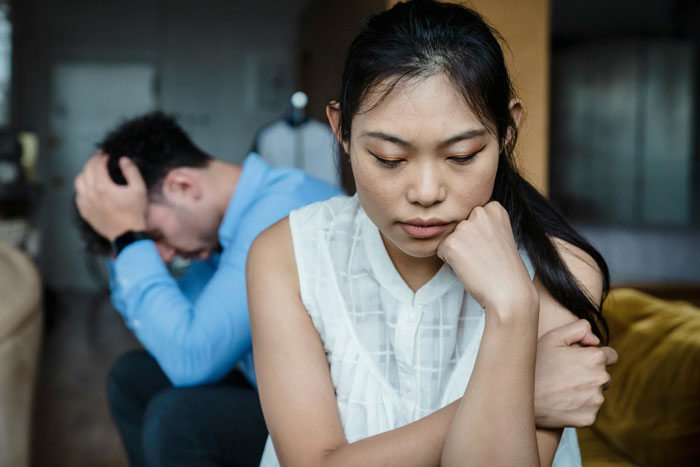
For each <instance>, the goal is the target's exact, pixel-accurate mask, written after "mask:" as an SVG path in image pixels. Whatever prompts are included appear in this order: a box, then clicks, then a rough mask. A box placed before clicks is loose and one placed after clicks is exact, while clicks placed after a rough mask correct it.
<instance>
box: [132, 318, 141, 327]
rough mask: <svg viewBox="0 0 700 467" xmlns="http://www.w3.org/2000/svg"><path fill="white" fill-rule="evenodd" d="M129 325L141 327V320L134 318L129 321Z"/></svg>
mask: <svg viewBox="0 0 700 467" xmlns="http://www.w3.org/2000/svg"><path fill="white" fill-rule="evenodd" d="M131 325H132V326H133V327H135V328H138V327H141V321H139V320H137V319H135V320H133V321H132V322H131Z"/></svg>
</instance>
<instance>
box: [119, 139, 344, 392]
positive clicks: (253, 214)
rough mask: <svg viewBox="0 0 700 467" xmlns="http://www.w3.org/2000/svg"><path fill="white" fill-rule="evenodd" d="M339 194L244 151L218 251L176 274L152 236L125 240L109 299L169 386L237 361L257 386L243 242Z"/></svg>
mask: <svg viewBox="0 0 700 467" xmlns="http://www.w3.org/2000/svg"><path fill="white" fill-rule="evenodd" d="M338 193H339V191H338V189H337V188H334V187H332V186H330V185H328V184H327V183H325V182H322V181H320V180H317V179H314V178H311V177H309V176H308V175H306V174H305V173H304V172H302V171H300V170H297V169H287V168H271V167H270V166H269V165H268V164H267V163H266V162H265V161H263V160H262V159H261V158H260V157H259V156H258V155H257V154H255V153H251V154H249V155H248V157H247V158H246V160H245V161H244V163H243V170H242V172H241V176H240V178H239V181H238V185H237V186H236V190H235V192H234V194H233V197H232V198H231V201H230V203H229V205H228V208H227V210H226V214H225V215H224V218H223V220H222V222H221V226H220V227H219V243H220V244H221V246H222V251H221V253H220V254H218V255H214V256H213V257H212V258H210V259H209V260H207V261H195V263H194V264H193V265H192V266H191V267H190V268H189V269H188V271H187V272H186V273H185V274H184V275H183V276H182V277H181V278H180V279H179V280H177V281H176V280H175V279H174V278H173V277H172V276H171V275H170V273H169V272H168V269H167V267H166V265H165V263H163V261H162V259H161V258H160V255H159V254H158V250H157V249H156V245H155V243H154V242H153V241H151V240H140V241H137V242H134V243H132V244H130V245H128V246H127V247H126V248H124V250H122V252H121V253H120V254H119V256H118V257H117V258H116V260H114V261H112V262H110V279H111V280H110V287H111V293H112V303H113V304H114V306H115V307H116V308H117V310H119V312H120V313H121V314H122V316H123V317H124V320H125V321H126V324H127V326H128V327H129V328H130V329H131V330H132V331H133V332H134V334H135V335H136V337H137V338H138V339H139V341H141V343H142V344H143V346H144V347H145V348H146V350H148V352H150V354H151V355H153V357H154V358H155V359H156V360H157V361H158V364H159V365H160V367H161V368H162V369H163V371H164V372H165V374H166V375H167V376H168V378H169V379H170V381H171V382H172V383H173V385H175V386H192V385H199V384H206V383H211V382H215V381H217V380H219V379H220V378H222V377H223V376H224V375H226V374H227V373H228V372H229V371H231V369H232V368H233V367H234V366H235V365H236V364H238V365H239V366H240V367H241V370H242V371H243V373H244V374H245V376H246V377H247V378H248V380H249V381H250V382H251V383H252V384H253V385H256V382H255V372H254V368H253V354H252V343H251V337H250V321H249V318H248V304H247V299H246V285H245V263H246V258H247V256H248V249H249V248H250V245H251V243H252V242H253V240H254V239H255V237H256V236H257V235H258V234H259V233H260V232H262V231H263V230H265V229H266V228H267V227H268V226H270V225H272V224H274V223H275V222H277V221H278V220H280V219H282V218H283V217H285V216H287V215H288V214H289V212H290V211H292V210H294V209H297V208H299V207H301V206H304V205H307V204H310V203H313V202H316V201H321V200H325V199H328V198H330V197H332V196H335V195H337V194H338Z"/></svg>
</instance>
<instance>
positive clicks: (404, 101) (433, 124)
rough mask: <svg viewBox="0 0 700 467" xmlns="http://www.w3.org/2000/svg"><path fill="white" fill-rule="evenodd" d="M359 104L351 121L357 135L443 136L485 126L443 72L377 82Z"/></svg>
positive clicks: (418, 137) (446, 137)
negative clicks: (383, 82)
mask: <svg viewBox="0 0 700 467" xmlns="http://www.w3.org/2000/svg"><path fill="white" fill-rule="evenodd" d="M362 107H363V111H361V112H358V113H357V114H356V115H355V116H354V118H353V122H352V126H353V133H354V134H356V135H357V134H360V133H368V132H369V133H371V132H375V133H384V134H388V135H395V136H398V137H401V136H403V137H408V136H410V137H411V138H412V139H421V138H426V137H429V138H431V139H433V138H437V139H440V140H444V139H448V138H450V137H452V136H454V135H457V134H460V133H463V132H465V131H477V130H483V129H484V125H483V123H482V122H481V121H480V120H479V118H478V117H477V116H476V114H475V113H474V112H473V111H472V109H471V107H470V106H469V104H468V103H467V101H466V99H465V98H464V95H463V94H462V93H461V92H460V90H459V89H457V87H456V86H455V85H454V84H453V83H452V82H451V81H450V80H449V78H447V77H446V76H445V75H444V74H442V73H440V74H436V75H431V76H428V77H423V78H413V79H407V80H403V81H399V82H398V83H396V85H395V86H393V87H391V88H388V85H387V84H386V82H385V84H384V85H381V84H380V85H378V86H376V87H375V88H374V89H373V90H372V92H370V93H368V94H367V96H366V98H365V102H363V106H362ZM402 139H403V138H402Z"/></svg>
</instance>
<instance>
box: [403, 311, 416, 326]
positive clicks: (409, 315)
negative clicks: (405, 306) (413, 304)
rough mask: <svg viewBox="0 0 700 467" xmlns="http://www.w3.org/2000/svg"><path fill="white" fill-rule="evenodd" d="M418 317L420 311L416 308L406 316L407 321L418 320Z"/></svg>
mask: <svg viewBox="0 0 700 467" xmlns="http://www.w3.org/2000/svg"><path fill="white" fill-rule="evenodd" d="M417 317H418V313H416V312H415V311H414V310H411V311H410V312H409V313H408V316H406V321H408V322H409V323H412V322H414V321H415V320H416V318H417Z"/></svg>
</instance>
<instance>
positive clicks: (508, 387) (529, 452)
mask: <svg viewBox="0 0 700 467" xmlns="http://www.w3.org/2000/svg"><path fill="white" fill-rule="evenodd" d="M463 224H464V225H462V224H460V226H461V229H460V227H458V229H457V230H456V231H455V234H453V235H452V236H451V237H452V238H449V239H448V240H449V241H448V240H446V241H445V242H443V245H441V250H440V254H441V256H442V257H443V258H445V259H446V260H447V261H448V262H450V264H451V265H452V266H453V268H454V269H455V272H456V273H457V275H458V276H460V279H462V282H463V284H464V285H465V288H466V289H467V290H468V291H469V292H470V293H472V295H474V296H475V298H476V299H477V300H478V301H479V302H480V303H481V304H482V306H484V308H485V309H486V324H485V329H484V335H483V338H482V343H481V346H480V349H479V354H478V356H477V361H476V364H475V367H474V371H473V372H472V376H471V378H470V380H469V384H468V386H467V389H466V391H465V395H464V397H463V399H462V402H461V404H460V406H459V409H458V410H457V414H456V415H455V418H454V420H453V423H452V427H451V429H450V432H449V434H448V437H447V440H446V442H445V447H444V451H443V465H464V462H465V460H466V459H469V464H470V465H474V464H476V465H480V464H485V465H506V464H507V465H514V464H517V465H551V463H552V460H553V458H554V454H555V452H556V448H557V446H558V442H559V439H560V436H561V429H556V430H537V432H535V429H534V428H535V424H536V418H535V414H534V410H533V406H534V400H533V399H534V394H533V387H534V377H535V375H536V373H537V372H540V371H545V372H546V371H551V368H546V367H545V368H537V372H536V370H535V357H536V351H537V338H538V337H542V338H543V339H548V336H549V335H554V333H550V331H551V330H552V329H554V328H557V327H559V326H567V325H568V327H580V326H581V324H579V323H580V321H579V322H578V323H575V324H570V323H574V322H575V321H576V317H575V316H574V315H573V314H572V313H571V312H569V311H568V310H567V309H566V308H564V307H563V306H561V305H560V304H559V303H557V302H556V301H555V300H554V299H553V298H552V297H551V295H550V294H549V293H548V292H547V291H546V289H544V287H543V286H542V284H541V282H540V281H539V280H538V279H537V278H536V279H535V281H534V285H533V286H532V288H531V289H529V290H528V288H527V286H526V282H527V280H529V276H527V280H526V276H525V274H526V271H525V270H524V265H522V261H520V260H519V255H518V254H517V250H516V249H515V244H514V241H513V239H512V232H511V231H510V223H509V222H508V218H507V213H506V212H505V210H504V209H503V208H502V207H501V206H500V205H498V204H497V203H490V204H488V205H486V206H485V207H484V208H479V209H475V211H473V213H472V215H470V219H469V221H468V222H465V223H463ZM555 246H556V247H557V249H558V251H559V254H560V256H561V257H562V259H563V261H564V262H565V264H566V265H567V267H568V268H569V270H570V271H571V272H572V274H573V275H574V277H575V278H576V279H577V280H578V281H579V283H581V284H582V286H583V287H584V288H585V289H586V290H587V291H588V293H589V294H590V295H591V297H592V299H593V300H599V299H600V295H601V288H602V286H601V276H600V273H599V271H598V269H597V267H596V266H595V262H593V261H592V259H590V258H589V257H587V255H586V254H585V253H583V252H582V251H580V250H577V251H576V250H573V249H572V248H573V247H571V246H570V245H564V244H562V243H561V242H555ZM516 255H517V256H516ZM516 258H517V259H516ZM516 263H517V264H516ZM533 288H534V290H535V291H536V293H535V296H536V298H535V300H533V299H532V290H533ZM582 332H584V333H585V332H590V328H589V327H588V328H587V329H583V330H582ZM589 343H590V342H589ZM547 345H551V343H549V342H548V343H547ZM576 350H577V351H580V355H579V359H583V360H585V359H589V361H590V362H591V366H592V367H595V368H594V369H595V370H596V377H595V378H592V381H591V383H590V384H588V385H587V387H586V388H585V389H583V390H581V391H577V392H576V394H575V395H574V394H572V404H573V400H576V403H579V401H578V400H577V399H579V398H581V397H584V398H587V400H586V402H585V403H587V404H590V406H591V407H593V406H595V407H596V409H597V407H599V406H600V404H601V403H602V400H601V399H600V398H601V397H602V396H601V394H600V391H601V387H602V385H603V384H605V382H606V381H607V379H606V377H607V378H608V379H609V376H607V373H605V365H604V362H605V360H606V351H607V352H609V353H610V352H611V353H612V354H614V351H612V350H611V349H605V350H601V349H598V348H595V347H580V348H578V349H576ZM607 357H608V358H609V361H614V355H612V356H607ZM550 361H551V360H550ZM596 362H597V363H596ZM592 369H593V368H592ZM574 396H575V397H574ZM588 399H590V400H588ZM593 412H595V411H593ZM590 423H592V421H590ZM582 424H587V423H582Z"/></svg>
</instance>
